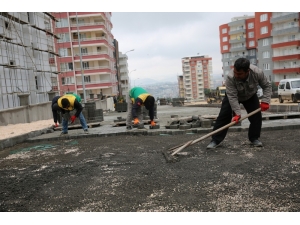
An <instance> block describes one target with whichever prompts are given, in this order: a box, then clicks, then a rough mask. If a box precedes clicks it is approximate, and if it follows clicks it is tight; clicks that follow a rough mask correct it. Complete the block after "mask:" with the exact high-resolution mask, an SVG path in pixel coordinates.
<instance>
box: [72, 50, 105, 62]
mask: <svg viewBox="0 0 300 225" xmlns="http://www.w3.org/2000/svg"><path fill="white" fill-rule="evenodd" d="M81 56H82V60H85V61H87V60H99V59H104V60H105V59H108V60H109V55H108V52H107V51H100V52H88V53H81ZM74 61H75V62H79V61H80V55H79V54H75V56H74Z"/></svg>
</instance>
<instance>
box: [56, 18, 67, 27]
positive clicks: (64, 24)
mask: <svg viewBox="0 0 300 225" xmlns="http://www.w3.org/2000/svg"><path fill="white" fill-rule="evenodd" d="M68 26H69V21H68V19H60V20H59V21H58V22H56V27H68Z"/></svg>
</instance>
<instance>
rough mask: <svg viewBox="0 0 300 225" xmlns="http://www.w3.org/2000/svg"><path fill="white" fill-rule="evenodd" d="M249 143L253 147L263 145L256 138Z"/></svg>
mask: <svg viewBox="0 0 300 225" xmlns="http://www.w3.org/2000/svg"><path fill="white" fill-rule="evenodd" d="M251 143H252V145H253V146H254V147H262V146H263V144H262V143H261V141H259V140H258V139H256V140H254V141H251Z"/></svg>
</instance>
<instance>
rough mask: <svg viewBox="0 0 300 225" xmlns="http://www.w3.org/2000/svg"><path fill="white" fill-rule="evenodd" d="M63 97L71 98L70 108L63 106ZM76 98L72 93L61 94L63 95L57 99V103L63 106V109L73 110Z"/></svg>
mask: <svg viewBox="0 0 300 225" xmlns="http://www.w3.org/2000/svg"><path fill="white" fill-rule="evenodd" d="M63 98H66V99H68V100H69V102H70V106H69V107H68V108H64V107H63V106H62V104H61V100H62V99H63ZM75 100H76V97H75V96H74V95H71V94H68V95H63V96H61V97H60V98H59V99H58V100H57V104H58V106H59V107H60V108H62V109H64V110H68V111H72V110H74V102H75Z"/></svg>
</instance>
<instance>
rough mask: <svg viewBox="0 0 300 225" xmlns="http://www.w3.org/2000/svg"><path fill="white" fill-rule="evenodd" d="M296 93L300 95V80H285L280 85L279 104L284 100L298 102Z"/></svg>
mask: <svg viewBox="0 0 300 225" xmlns="http://www.w3.org/2000/svg"><path fill="white" fill-rule="evenodd" d="M296 93H300V78H295V79H283V80H281V81H280V82H279V85H278V98H279V102H280V103H283V101H284V100H292V101H293V102H294V103H296V102H297V101H298V99H297V96H296Z"/></svg>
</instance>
